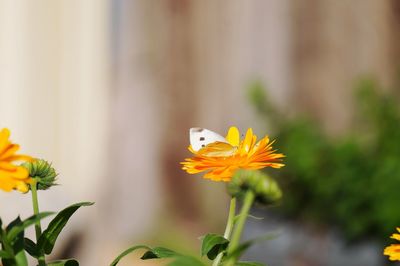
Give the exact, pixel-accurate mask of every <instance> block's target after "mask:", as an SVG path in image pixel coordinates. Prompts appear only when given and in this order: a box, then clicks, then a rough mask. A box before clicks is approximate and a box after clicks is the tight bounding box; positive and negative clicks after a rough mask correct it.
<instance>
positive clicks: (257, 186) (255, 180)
mask: <svg viewBox="0 0 400 266" xmlns="http://www.w3.org/2000/svg"><path fill="white" fill-rule="evenodd" d="M227 188H228V193H229V194H230V195H231V196H232V197H237V198H239V199H241V198H243V197H244V195H245V194H246V192H247V191H248V190H251V191H253V193H254V194H255V201H256V202H257V203H259V204H261V205H270V204H272V203H275V202H277V201H278V200H279V199H280V198H281V197H282V191H281V189H280V188H279V185H278V183H277V182H276V181H275V180H274V179H273V178H271V177H270V176H268V175H267V174H265V173H263V172H261V171H258V170H243V169H241V170H237V171H236V172H235V174H234V176H233V178H232V180H231V181H230V182H229V184H228V186H227Z"/></svg>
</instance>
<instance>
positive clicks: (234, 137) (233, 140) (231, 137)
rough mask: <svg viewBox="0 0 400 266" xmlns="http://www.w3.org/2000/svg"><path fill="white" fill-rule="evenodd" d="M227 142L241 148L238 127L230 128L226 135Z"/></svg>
mask: <svg viewBox="0 0 400 266" xmlns="http://www.w3.org/2000/svg"><path fill="white" fill-rule="evenodd" d="M225 138H226V140H227V141H228V142H229V144H231V145H232V146H239V142H240V133H239V129H238V128H237V127H230V128H229V130H228V134H227V135H226V137H225Z"/></svg>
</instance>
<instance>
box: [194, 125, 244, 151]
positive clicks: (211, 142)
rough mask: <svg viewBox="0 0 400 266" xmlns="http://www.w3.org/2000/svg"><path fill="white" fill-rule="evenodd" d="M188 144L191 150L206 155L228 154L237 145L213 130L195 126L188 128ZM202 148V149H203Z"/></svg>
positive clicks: (234, 149) (235, 148)
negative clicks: (233, 144)
mask: <svg viewBox="0 0 400 266" xmlns="http://www.w3.org/2000/svg"><path fill="white" fill-rule="evenodd" d="M189 132H190V145H191V147H192V150H193V151H195V152H197V151H199V153H201V154H203V155H207V156H230V155H232V154H233V153H234V152H235V151H236V150H237V147H234V146H232V145H231V144H229V142H228V141H227V140H226V139H225V138H224V137H223V136H221V135H219V134H218V133H215V132H214V131H211V130H208V129H205V128H200V127H195V128H191V129H190V131H189ZM203 148H204V149H203Z"/></svg>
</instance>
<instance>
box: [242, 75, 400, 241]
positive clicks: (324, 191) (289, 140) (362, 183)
mask: <svg viewBox="0 0 400 266" xmlns="http://www.w3.org/2000/svg"><path fill="white" fill-rule="evenodd" d="M355 91H356V94H355V96H356V97H355V98H356V100H355V110H356V115H355V119H354V121H355V123H353V126H352V128H350V129H349V131H348V133H347V134H346V135H344V136H343V135H342V136H340V137H331V136H329V135H328V134H326V133H325V132H324V130H323V129H322V128H321V127H320V125H319V124H318V123H317V122H316V121H313V120H312V119H311V118H309V117H306V116H304V115H303V116H302V117H300V116H297V117H288V116H285V115H283V114H282V113H280V112H279V111H278V110H277V109H276V108H274V107H273V106H272V105H271V103H270V102H269V101H268V99H267V95H266V94H265V91H264V89H263V86H262V85H261V84H260V83H256V84H253V86H251V89H250V90H249V98H250V100H251V102H252V104H253V105H254V107H255V108H256V110H257V112H258V113H259V114H260V116H261V117H262V119H263V120H264V121H265V122H266V123H267V124H268V125H272V126H273V130H272V131H273V132H274V134H273V138H274V139H276V140H277V141H276V144H275V147H276V148H277V149H278V150H279V151H280V152H282V153H284V154H285V155H286V156H287V157H286V158H285V159H284V162H285V164H286V166H285V167H284V168H283V169H280V170H279V171H274V172H273V175H274V176H276V177H278V178H277V180H278V181H279V183H280V184H281V186H282V190H283V193H284V197H283V202H282V206H281V208H279V209H280V211H281V212H282V213H283V214H284V215H285V216H287V217H290V218H296V219H300V220H303V221H304V220H305V221H307V222H310V221H311V222H313V223H316V224H318V225H320V226H324V225H328V226H329V227H334V228H338V229H340V230H341V231H342V232H343V233H344V235H345V236H346V237H347V239H348V240H357V239H362V238H377V239H382V240H385V241H386V242H387V239H388V237H389V235H390V234H391V233H392V231H393V230H394V228H395V227H396V226H400V208H399V204H400V102H399V101H398V100H397V99H396V97H394V96H393V95H384V94H383V93H381V91H382V90H381V89H380V88H379V86H378V85H377V84H376V83H374V82H373V81H371V80H362V81H361V82H360V83H359V84H358V86H357V88H356V90H355ZM269 128H271V126H269Z"/></svg>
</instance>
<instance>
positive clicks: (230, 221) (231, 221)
mask: <svg viewBox="0 0 400 266" xmlns="http://www.w3.org/2000/svg"><path fill="white" fill-rule="evenodd" d="M235 214H236V198H235V197H233V198H232V199H231V203H230V206H229V214H228V221H227V222H226V228H225V232H224V238H226V239H228V240H229V239H230V237H231V233H232V229H233V224H234V220H235ZM223 256H224V253H223V252H221V253H219V254H218V256H217V257H216V258H215V259H214V261H213V264H212V266H218V265H219V264H220V262H221V260H222V257H223Z"/></svg>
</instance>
